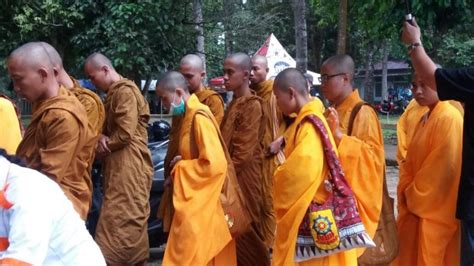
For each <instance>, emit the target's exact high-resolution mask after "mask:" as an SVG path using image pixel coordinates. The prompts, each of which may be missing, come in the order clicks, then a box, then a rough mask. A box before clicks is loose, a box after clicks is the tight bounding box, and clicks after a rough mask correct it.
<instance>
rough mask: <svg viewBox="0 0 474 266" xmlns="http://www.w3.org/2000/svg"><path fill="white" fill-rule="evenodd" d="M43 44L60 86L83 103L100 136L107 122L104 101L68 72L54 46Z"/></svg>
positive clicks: (90, 121)
mask: <svg viewBox="0 0 474 266" xmlns="http://www.w3.org/2000/svg"><path fill="white" fill-rule="evenodd" d="M41 44H42V45H43V47H44V48H45V49H46V52H47V53H48V55H49V58H50V59H51V62H52V63H53V67H54V71H55V73H56V78H57V80H58V82H59V84H61V85H63V86H64V87H65V88H66V89H68V90H70V91H71V92H72V93H73V94H74V95H75V96H76V97H77V99H78V100H79V101H80V102H81V104H82V106H84V109H85V110H86V113H87V118H88V120H89V123H90V124H91V126H92V128H93V129H94V132H95V133H96V135H97V136H99V135H100V133H101V132H102V127H103V126H104V120H105V110H104V105H103V104H102V100H101V99H100V97H99V96H98V95H97V94H95V93H94V92H92V91H91V90H88V89H86V88H83V87H81V85H80V84H79V82H78V81H77V80H76V79H74V78H73V77H71V76H70V75H69V74H68V73H67V72H66V70H65V69H64V66H63V60H62V58H61V56H60V55H59V53H58V51H56V49H55V48H54V47H53V46H51V45H50V44H49V43H45V42H42V43H41Z"/></svg>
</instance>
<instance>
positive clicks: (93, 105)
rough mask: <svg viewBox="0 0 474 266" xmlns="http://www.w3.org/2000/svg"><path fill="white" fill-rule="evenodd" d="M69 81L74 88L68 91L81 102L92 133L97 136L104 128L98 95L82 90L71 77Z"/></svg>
mask: <svg viewBox="0 0 474 266" xmlns="http://www.w3.org/2000/svg"><path fill="white" fill-rule="evenodd" d="M71 79H72V81H73V83H74V87H73V88H71V89H70V90H71V92H72V93H73V94H74V95H75V96H76V97H77V99H78V100H79V101H80V102H81V104H82V106H84V109H85V110H86V113H87V119H88V120H89V123H90V124H91V126H92V128H93V129H94V132H95V133H96V134H97V135H99V134H100V133H102V128H103V127H104V121H105V109H104V104H103V103H102V100H101V99H100V97H99V95H97V94H95V93H94V92H93V91H91V90H88V89H86V88H82V87H81V85H80V84H79V82H77V80H75V79H74V78H72V77H71Z"/></svg>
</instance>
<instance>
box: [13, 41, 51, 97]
mask: <svg viewBox="0 0 474 266" xmlns="http://www.w3.org/2000/svg"><path fill="white" fill-rule="evenodd" d="M7 67H8V73H9V75H10V78H11V79H12V81H13V87H14V89H15V91H16V93H17V94H18V96H19V97H20V98H24V99H26V100H28V101H29V102H33V103H34V102H37V101H41V100H45V99H48V98H51V97H55V96H57V94H58V91H59V84H58V81H57V80H56V77H55V73H54V68H53V64H52V63H51V59H50V58H49V56H48V53H47V52H46V50H45V48H44V46H43V45H42V44H41V43H39V42H30V43H27V44H24V45H22V46H20V47H18V48H17V49H15V50H14V51H13V52H12V53H11V54H10V56H9V57H8V61H7Z"/></svg>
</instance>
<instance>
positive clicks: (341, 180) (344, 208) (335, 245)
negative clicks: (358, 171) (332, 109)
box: [295, 115, 375, 262]
mask: <svg viewBox="0 0 474 266" xmlns="http://www.w3.org/2000/svg"><path fill="white" fill-rule="evenodd" d="M303 122H311V124H313V126H314V128H315V129H316V131H317V132H318V133H319V134H320V136H321V140H322V144H323V148H324V157H325V159H326V162H327V165H328V167H329V175H328V179H327V180H326V181H325V182H324V185H325V188H326V190H328V192H329V193H330V195H329V196H328V198H327V199H326V201H325V202H323V203H321V204H319V203H317V202H315V201H313V202H311V204H310V206H309V207H308V211H307V215H305V217H304V218H303V221H302V222H301V224H300V227H299V231H298V238H297V241H296V249H295V261H296V262H301V261H306V260H310V259H314V258H319V257H325V256H329V255H332V254H335V253H338V252H342V251H346V250H349V249H353V248H363V247H375V244H374V242H373V241H372V239H371V238H370V237H369V235H368V234H367V232H366V231H365V227H364V225H363V224H362V221H361V219H360V216H359V211H358V210H357V204H356V201H355V197H354V194H353V192H352V190H351V188H350V186H349V184H348V183H347V181H346V179H345V177H344V172H343V170H342V166H341V164H340V162H339V159H338V157H337V155H336V153H335V152H334V148H333V146H332V143H331V141H330V140H329V134H328V132H327V130H326V128H325V126H324V124H323V122H322V121H321V120H320V119H319V118H318V117H316V116H315V115H308V116H306V117H305V118H304V119H303V121H302V122H301V123H303Z"/></svg>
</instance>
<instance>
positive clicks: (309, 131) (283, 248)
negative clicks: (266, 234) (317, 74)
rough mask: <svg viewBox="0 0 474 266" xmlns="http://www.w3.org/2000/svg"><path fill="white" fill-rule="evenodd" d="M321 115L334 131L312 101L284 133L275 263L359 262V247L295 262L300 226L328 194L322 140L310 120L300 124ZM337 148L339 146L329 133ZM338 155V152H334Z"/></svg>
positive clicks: (275, 183) (276, 200) (275, 195)
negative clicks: (304, 119) (310, 209)
mask: <svg viewBox="0 0 474 266" xmlns="http://www.w3.org/2000/svg"><path fill="white" fill-rule="evenodd" d="M310 114H313V115H316V116H317V117H319V118H320V119H321V120H322V121H323V123H324V125H325V127H326V129H327V131H328V132H331V131H330V129H329V127H328V125H327V123H326V119H325V118H324V116H323V114H322V113H321V111H320V108H319V107H318V104H317V102H315V101H310V102H308V103H307V104H306V105H304V106H303V108H302V109H301V110H300V112H299V113H298V115H297V117H296V120H295V122H294V123H293V124H292V125H291V126H290V127H289V128H288V130H287V132H286V133H285V135H284V138H285V143H286V146H285V156H286V161H285V162H284V163H283V164H282V165H280V166H279V167H278V168H277V170H276V171H275V175H274V180H273V206H274V207H275V215H276V223H277V230H276V235H275V243H274V245H273V257H272V264H273V265H284V266H291V265H357V255H356V250H354V249H352V250H349V251H345V252H341V253H336V254H334V255H331V256H327V257H322V258H318V259H312V260H308V261H305V262H301V263H299V264H298V263H296V262H295V261H294V257H295V247H296V238H297V235H298V228H299V226H300V224H301V221H302V220H303V217H304V215H306V213H307V210H308V206H309V205H310V203H311V201H312V200H313V199H314V200H316V201H318V202H323V201H324V200H325V199H326V198H327V197H328V193H327V191H326V190H325V188H324V180H325V178H326V176H327V175H328V173H329V168H328V166H327V164H326V159H325V157H324V152H323V143H322V141H321V137H320V135H319V133H318V132H317V130H316V129H315V128H314V126H313V125H312V124H311V123H310V122H304V123H303V124H301V126H298V125H299V124H300V122H301V121H302V120H303V118H304V117H306V116H307V115H310ZM330 141H331V143H332V144H333V146H334V148H336V145H335V143H334V139H333V138H332V136H331V135H330ZM335 152H336V154H337V151H335Z"/></svg>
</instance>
